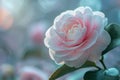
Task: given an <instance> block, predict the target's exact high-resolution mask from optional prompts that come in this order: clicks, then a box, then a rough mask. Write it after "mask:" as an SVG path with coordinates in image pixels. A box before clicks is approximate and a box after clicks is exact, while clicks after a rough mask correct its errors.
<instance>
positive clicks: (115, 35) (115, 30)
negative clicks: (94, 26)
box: [102, 24, 120, 55]
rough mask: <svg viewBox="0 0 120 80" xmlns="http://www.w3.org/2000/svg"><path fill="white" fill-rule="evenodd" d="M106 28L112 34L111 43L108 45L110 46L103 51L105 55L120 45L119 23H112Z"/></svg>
mask: <svg viewBox="0 0 120 80" xmlns="http://www.w3.org/2000/svg"><path fill="white" fill-rule="evenodd" d="M105 30H106V31H107V32H108V33H109V34H110V36H111V43H110V44H109V45H108V47H107V48H106V49H105V50H104V51H103V53H102V54H103V55H104V54H105V53H107V52H108V51H110V50H112V49H114V48H116V47H117V46H120V26H119V25H117V24H110V25H108V26H107V27H106V28H105Z"/></svg>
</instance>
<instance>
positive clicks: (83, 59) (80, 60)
mask: <svg viewBox="0 0 120 80" xmlns="http://www.w3.org/2000/svg"><path fill="white" fill-rule="evenodd" d="M88 56H89V54H87V53H83V54H82V55H81V56H80V57H79V58H78V59H76V60H72V61H65V64H67V65H68V66H70V67H76V68H78V67H80V66H82V65H83V64H84V63H85V62H86V61H87V59H88Z"/></svg>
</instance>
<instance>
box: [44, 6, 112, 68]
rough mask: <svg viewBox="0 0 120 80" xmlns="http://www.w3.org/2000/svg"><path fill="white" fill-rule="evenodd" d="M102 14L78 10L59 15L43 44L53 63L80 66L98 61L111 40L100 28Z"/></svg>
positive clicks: (103, 18) (105, 22)
mask: <svg viewBox="0 0 120 80" xmlns="http://www.w3.org/2000/svg"><path fill="white" fill-rule="evenodd" d="M106 24H107V18H106V17H105V15H104V13H102V12H99V11H92V10H91V9H90V8H89V7H79V8H77V9H75V10H74V11H72V10H70V11H66V12H64V13H62V14H60V15H59V16H58V17H57V18H56V19H55V21H54V24H53V25H52V27H50V28H49V29H48V31H47V32H46V38H45V41H44V42H45V45H46V46H47V47H48V48H49V53H50V56H51V58H52V59H53V60H55V61H56V62H57V63H59V64H60V63H65V64H66V65H68V66H70V67H80V66H81V65H83V64H84V63H85V62H86V61H87V60H89V61H94V62H96V61H98V60H99V59H100V56H101V53H102V51H103V50H105V48H106V47H107V46H108V45H109V43H110V41H111V38H110V35H109V34H108V32H107V31H105V30H104V27H105V26H106Z"/></svg>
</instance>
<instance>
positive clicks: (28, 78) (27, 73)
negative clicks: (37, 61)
mask: <svg viewBox="0 0 120 80" xmlns="http://www.w3.org/2000/svg"><path fill="white" fill-rule="evenodd" d="M19 80H48V76H47V74H46V73H44V72H43V71H41V70H39V69H36V68H33V67H24V68H22V70H21V71H20V79H19Z"/></svg>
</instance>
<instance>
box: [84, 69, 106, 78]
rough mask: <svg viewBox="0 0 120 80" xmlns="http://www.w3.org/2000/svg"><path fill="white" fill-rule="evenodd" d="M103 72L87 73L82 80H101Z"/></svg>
mask: <svg viewBox="0 0 120 80" xmlns="http://www.w3.org/2000/svg"><path fill="white" fill-rule="evenodd" d="M103 72H104V70H96V71H88V72H86V73H85V75H84V80H103V75H104V73H103Z"/></svg>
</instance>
